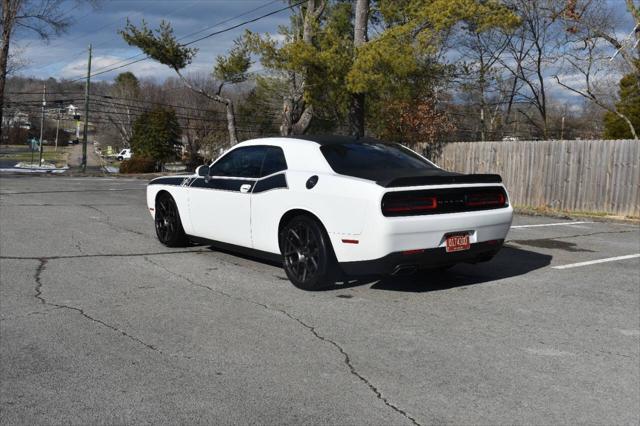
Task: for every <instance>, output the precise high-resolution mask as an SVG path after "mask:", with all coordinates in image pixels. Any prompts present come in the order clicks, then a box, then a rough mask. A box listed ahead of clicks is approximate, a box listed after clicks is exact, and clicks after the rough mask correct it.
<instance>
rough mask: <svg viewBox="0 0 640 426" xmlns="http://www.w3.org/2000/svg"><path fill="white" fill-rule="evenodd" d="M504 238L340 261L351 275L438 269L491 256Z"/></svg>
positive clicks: (344, 269) (475, 261)
mask: <svg viewBox="0 0 640 426" xmlns="http://www.w3.org/2000/svg"><path fill="white" fill-rule="evenodd" d="M503 243H504V240H493V241H484V242H480V243H475V244H471V248H469V250H465V251H459V252H453V253H447V252H446V249H445V248H444V247H438V248H431V249H426V250H424V251H423V252H420V253H415V254H408V255H407V254H403V253H402V252H395V253H390V254H388V255H386V256H384V257H381V258H379V259H374V260H364V261H356V262H340V267H341V268H342V270H343V271H344V273H345V274H347V275H351V276H380V275H392V274H396V273H401V272H405V271H406V272H410V271H414V270H417V269H428V268H438V267H444V266H450V265H453V264H456V263H465V262H466V263H477V262H483V261H487V260H489V259H491V258H492V257H493V256H494V255H495V254H496V253H498V251H500V249H501V248H502V244H503Z"/></svg>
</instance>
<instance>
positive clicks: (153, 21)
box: [12, 0, 290, 81]
mask: <svg viewBox="0 0 640 426" xmlns="http://www.w3.org/2000/svg"><path fill="white" fill-rule="evenodd" d="M65 3H66V4H65V5H63V11H65V12H66V13H67V14H68V15H70V16H71V17H72V19H73V23H72V25H71V26H70V27H69V28H68V30H67V32H66V33H65V34H62V35H61V36H56V37H53V38H52V39H51V40H50V41H49V42H48V43H47V42H44V41H42V40H40V39H38V38H37V37H36V36H35V35H34V34H33V33H30V32H18V33H17V34H16V36H15V37H14V40H15V45H14V46H12V49H15V52H18V53H19V54H20V56H21V57H22V58H23V59H26V60H27V64H26V66H25V67H24V68H23V69H21V70H20V72H19V74H21V75H23V76H29V77H38V78H48V77H54V78H56V79H61V78H65V79H73V78H79V77H82V76H83V75H85V74H86V69H87V56H88V54H87V51H88V49H87V48H88V45H89V44H90V43H91V44H92V46H93V59H92V73H93V72H99V71H100V68H104V67H109V66H110V65H112V64H116V66H117V65H120V64H122V63H124V62H121V63H118V62H119V61H122V60H123V59H126V58H130V57H132V56H134V55H137V54H139V53H140V50H139V49H138V48H136V47H130V46H128V45H127V43H125V41H124V40H123V39H122V37H121V36H120V35H119V34H118V33H117V31H118V30H120V29H123V28H124V27H125V25H126V22H127V18H128V19H129V20H130V21H131V22H132V23H133V24H134V25H139V24H140V23H141V22H142V19H144V20H145V21H146V22H147V23H148V24H149V26H150V28H156V27H157V26H158V24H159V23H160V21H161V20H163V19H164V20H167V21H169V22H170V23H171V24H172V26H173V28H174V32H175V34H176V36H177V37H178V38H180V37H182V36H186V35H189V34H192V33H195V32H198V31H202V32H199V33H197V34H195V35H192V36H190V37H186V38H184V39H183V41H185V42H188V41H190V40H193V39H195V38H198V37H201V36H204V35H207V34H209V33H212V32H215V31H218V30H221V29H224V28H227V27H230V26H233V25H236V24H238V23H240V22H242V21H246V20H249V19H252V18H255V17H258V16H261V15H264V14H266V13H269V12H271V11H274V10H278V9H280V8H283V7H285V6H286V4H285V3H284V2H283V1H282V0H101V1H100V2H99V3H98V7H97V8H91V7H90V6H89V5H87V4H84V5H81V6H78V3H77V2H76V1H74V0H69V1H67V2H65ZM289 14H290V12H289V11H282V12H280V13H277V14H275V15H272V16H269V17H266V18H264V19H261V20H259V21H257V22H255V23H251V24H248V25H246V26H244V27H241V28H238V29H235V30H232V31H229V32H227V33H224V34H220V35H217V36H214V37H211V38H209V39H206V40H203V41H201V42H199V43H197V44H195V47H197V48H198V49H199V51H198V54H197V56H196V58H195V60H194V62H193V63H192V64H191V65H190V66H189V67H188V69H187V71H188V72H189V73H209V72H211V70H212V67H213V64H214V61H215V58H216V56H217V55H218V54H223V53H225V52H226V51H227V50H228V49H229V48H230V47H231V46H232V45H233V40H234V38H236V37H238V36H240V35H241V34H242V33H243V31H244V30H245V29H249V30H251V31H254V32H259V33H265V32H269V33H275V32H276V31H277V28H278V26H279V25H286V24H288V22H289ZM238 15H242V16H241V17H237V16H238ZM234 17H237V18H235V19H232V18H234ZM223 21H227V22H224V23H222V24H220V25H216V24H219V23H221V22H223ZM127 62H128V61H127ZM258 66H259V65H256V67H258ZM123 71H131V72H133V73H134V74H135V75H136V76H138V77H140V78H145V77H147V78H149V77H151V78H155V79H157V80H159V81H162V80H164V79H165V78H167V77H170V76H173V71H172V70H170V69H169V68H168V67H166V66H164V65H161V64H158V63H157V62H154V61H153V60H150V59H149V60H145V61H141V62H138V63H135V64H132V65H131V66H128V67H127V68H123V69H120V70H116V71H112V72H109V73H105V74H102V75H98V76H95V78H94V80H112V79H113V78H114V77H115V76H116V75H118V73H120V72H123Z"/></svg>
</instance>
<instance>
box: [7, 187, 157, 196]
mask: <svg viewBox="0 0 640 426" xmlns="http://www.w3.org/2000/svg"><path fill="white" fill-rule="evenodd" d="M144 189H145V188H144V187H140V188H110V189H81V190H77V191H74V190H60V191H19V192H0V195H22V194H60V193H67V192H117V191H143V190H144Z"/></svg>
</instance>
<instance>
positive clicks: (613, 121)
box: [604, 73, 640, 139]
mask: <svg viewBox="0 0 640 426" xmlns="http://www.w3.org/2000/svg"><path fill="white" fill-rule="evenodd" d="M619 96H620V101H619V102H618V103H616V108H615V110H614V111H607V113H606V114H605V116H604V126H605V137H606V138H611V139H630V138H633V139H638V135H637V133H636V132H635V129H640V81H639V79H638V75H637V74H636V73H631V74H627V75H625V76H624V77H623V78H622V79H621V80H620V91H619Z"/></svg>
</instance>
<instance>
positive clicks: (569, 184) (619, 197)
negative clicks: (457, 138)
mask: <svg viewBox="0 0 640 426" xmlns="http://www.w3.org/2000/svg"><path fill="white" fill-rule="evenodd" d="M436 162H437V163H438V165H439V166H440V167H442V168H444V169H446V170H453V171H458V172H463V173H498V174H500V175H502V179H503V180H504V183H505V185H506V187H507V190H508V191H509V194H510V196H511V200H512V203H513V204H514V205H516V206H527V207H535V208H539V207H547V208H552V209H558V210H567V211H575V212H578V211H580V212H595V213H609V214H616V215H624V216H635V217H638V216H640V207H639V204H640V195H639V192H640V165H639V163H640V141H637V140H579V141H509V142H455V143H450V144H448V145H446V146H445V147H444V149H443V151H442V155H441V157H440V158H439V160H438V161H436Z"/></svg>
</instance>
